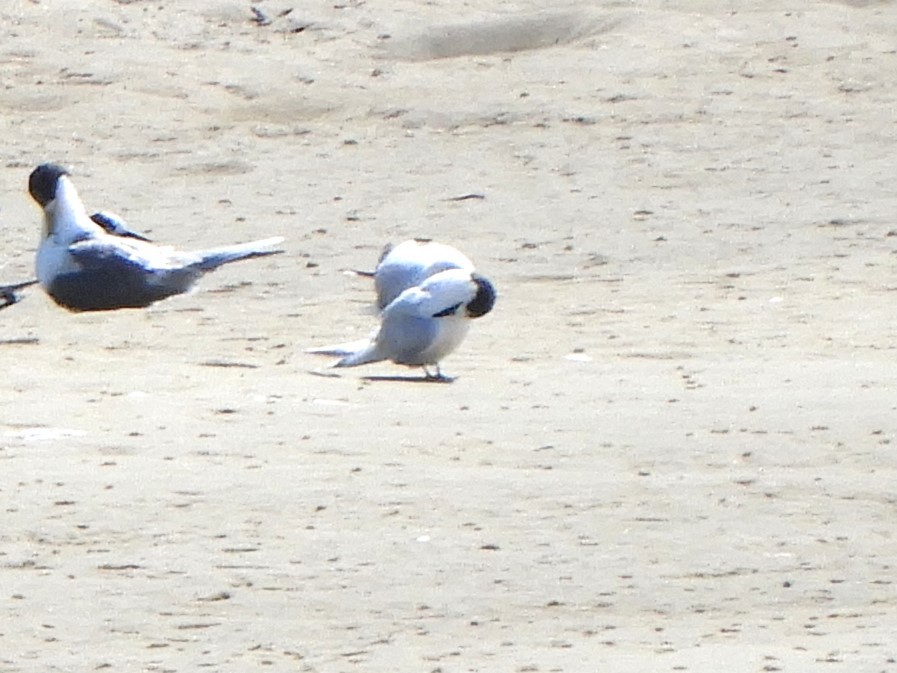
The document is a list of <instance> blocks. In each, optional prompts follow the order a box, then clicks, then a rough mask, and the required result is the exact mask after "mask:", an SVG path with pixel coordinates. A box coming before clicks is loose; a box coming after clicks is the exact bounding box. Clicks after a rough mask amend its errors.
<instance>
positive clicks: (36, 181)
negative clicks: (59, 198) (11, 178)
mask: <svg viewBox="0 0 897 673" xmlns="http://www.w3.org/2000/svg"><path fill="white" fill-rule="evenodd" d="M68 174H69V172H68V170H67V169H65V168H63V167H62V166H60V165H59V164H41V165H40V166H38V167H37V168H35V169H34V170H33V171H31V176H30V177H29V178H28V191H29V192H30V193H31V197H32V198H33V199H34V200H35V201H37V202H38V203H39V204H40V205H41V207H43V206H45V205H47V204H48V203H49V202H50V201H52V200H53V199H54V198H56V183H57V182H59V178H61V177H62V176H63V175H68Z"/></svg>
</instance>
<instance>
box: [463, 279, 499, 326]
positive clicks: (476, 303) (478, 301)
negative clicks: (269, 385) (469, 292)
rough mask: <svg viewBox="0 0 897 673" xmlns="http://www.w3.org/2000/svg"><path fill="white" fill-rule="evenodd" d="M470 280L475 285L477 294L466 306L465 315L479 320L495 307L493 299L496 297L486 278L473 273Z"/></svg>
mask: <svg viewBox="0 0 897 673" xmlns="http://www.w3.org/2000/svg"><path fill="white" fill-rule="evenodd" d="M471 280H473V282H474V283H476V286H477V293H476V295H475V296H474V298H473V299H471V300H470V302H469V303H468V304H467V315H469V316H470V317H471V318H479V317H480V316H484V315H486V314H487V313H489V311H491V310H492V307H493V306H495V297H496V296H497V295H496V292H495V287H493V285H492V283H490V282H489V279H488V278H485V277H484V276H481V275H480V274H478V273H474V274H472V275H471Z"/></svg>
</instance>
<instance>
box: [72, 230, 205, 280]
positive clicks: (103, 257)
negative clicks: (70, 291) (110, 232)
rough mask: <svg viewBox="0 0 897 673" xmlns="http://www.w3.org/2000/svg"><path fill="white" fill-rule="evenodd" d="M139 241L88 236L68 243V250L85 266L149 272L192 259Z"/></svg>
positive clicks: (178, 266)
mask: <svg viewBox="0 0 897 673" xmlns="http://www.w3.org/2000/svg"><path fill="white" fill-rule="evenodd" d="M139 243H142V242H141V241H133V243H132V242H130V241H128V242H125V241H119V240H116V239H115V238H114V237H102V238H89V239H85V240H83V241H77V242H76V243H72V244H71V245H70V246H69V247H68V251H69V254H70V255H71V256H72V257H73V258H74V259H75V260H76V261H77V262H78V264H80V265H81V266H82V268H85V269H96V268H100V267H106V268H110V267H113V266H118V267H120V268H123V269H124V268H129V269H132V270H142V271H144V272H147V273H151V272H153V271H168V270H172V269H178V268H181V267H183V266H184V265H185V264H187V263H190V262H191V261H193V260H192V258H191V257H190V256H189V255H184V254H179V253H177V252H175V251H173V250H170V249H167V248H162V247H155V246H150V245H148V244H144V245H137V244H139Z"/></svg>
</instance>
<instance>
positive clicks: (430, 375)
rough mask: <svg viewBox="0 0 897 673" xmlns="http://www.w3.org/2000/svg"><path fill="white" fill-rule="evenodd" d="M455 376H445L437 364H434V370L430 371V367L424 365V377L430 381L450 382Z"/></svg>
mask: <svg viewBox="0 0 897 673" xmlns="http://www.w3.org/2000/svg"><path fill="white" fill-rule="evenodd" d="M455 378H457V377H455V376H447V375H445V374H443V373H442V370H441V369H439V365H436V371H435V372H431V371H430V369H429V368H428V367H427V366H426V365H424V379H425V380H427V381H431V382H433V383H451V382H452V381H454V380H455Z"/></svg>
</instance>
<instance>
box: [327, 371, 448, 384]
mask: <svg viewBox="0 0 897 673" xmlns="http://www.w3.org/2000/svg"><path fill="white" fill-rule="evenodd" d="M309 373H310V374H313V375H314V376H323V377H324V378H328V379H340V378H342V376H340V375H339V374H337V373H336V372H332V371H327V370H324V371H321V370H319V369H313V370H311V371H309ZM455 379H456V377H454V376H399V375H395V374H392V375H382V376H376V375H374V376H362V377H361V380H362V381H376V382H383V381H391V382H393V383H452V382H453V381H454V380H455Z"/></svg>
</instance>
